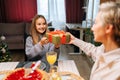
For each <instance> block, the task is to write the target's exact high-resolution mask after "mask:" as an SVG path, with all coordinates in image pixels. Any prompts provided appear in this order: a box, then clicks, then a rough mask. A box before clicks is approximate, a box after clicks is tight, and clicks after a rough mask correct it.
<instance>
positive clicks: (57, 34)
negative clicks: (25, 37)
mask: <svg viewBox="0 0 120 80" xmlns="http://www.w3.org/2000/svg"><path fill="white" fill-rule="evenodd" d="M46 36H47V38H48V40H49V42H51V43H53V44H56V45H57V44H66V43H69V41H70V35H69V34H68V33H66V32H64V31H62V30H56V31H51V32H48V33H46Z"/></svg>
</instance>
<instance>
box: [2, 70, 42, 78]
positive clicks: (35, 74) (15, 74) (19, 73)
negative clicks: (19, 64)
mask: <svg viewBox="0 0 120 80" xmlns="http://www.w3.org/2000/svg"><path fill="white" fill-rule="evenodd" d="M42 77H43V75H42V73H41V72H40V71H39V70H37V69H36V70H34V72H33V73H30V74H28V75H25V69H24V68H19V69H15V70H14V71H13V72H11V73H9V74H8V75H7V76H6V77H5V78H4V79H3V80H42Z"/></svg>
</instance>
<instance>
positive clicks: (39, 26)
mask: <svg viewBox="0 0 120 80" xmlns="http://www.w3.org/2000/svg"><path fill="white" fill-rule="evenodd" d="M35 25H36V30H37V31H38V32H39V33H40V34H42V33H44V32H45V31H46V29H47V24H46V22H45V20H44V18H38V19H37V20H36V24H35Z"/></svg>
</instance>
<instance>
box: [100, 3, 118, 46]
mask: <svg viewBox="0 0 120 80" xmlns="http://www.w3.org/2000/svg"><path fill="white" fill-rule="evenodd" d="M99 13H100V18H101V20H102V22H103V25H106V24H111V25H112V26H113V39H114V41H115V42H116V44H117V45H118V46H119V47H120V3H115V2H105V3H102V4H101V5H100V8H99Z"/></svg>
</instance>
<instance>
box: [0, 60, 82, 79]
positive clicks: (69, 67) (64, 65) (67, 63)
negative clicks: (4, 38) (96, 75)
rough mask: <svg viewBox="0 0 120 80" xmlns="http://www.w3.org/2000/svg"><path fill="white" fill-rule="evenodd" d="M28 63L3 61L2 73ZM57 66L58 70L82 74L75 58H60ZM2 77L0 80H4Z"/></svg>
mask: <svg viewBox="0 0 120 80" xmlns="http://www.w3.org/2000/svg"><path fill="white" fill-rule="evenodd" d="M26 64H28V62H1V63H0V75H1V74H2V72H5V71H10V70H14V69H16V68H20V67H24V65H26ZM47 66H48V65H46V69H47ZM57 66H58V72H71V73H74V74H76V75H77V76H80V73H79V71H78V69H77V66H76V64H75V62H74V60H58V63H57ZM49 67H50V66H49ZM44 70H45V69H44ZM1 78H2V77H0V80H2V79H1Z"/></svg>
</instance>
